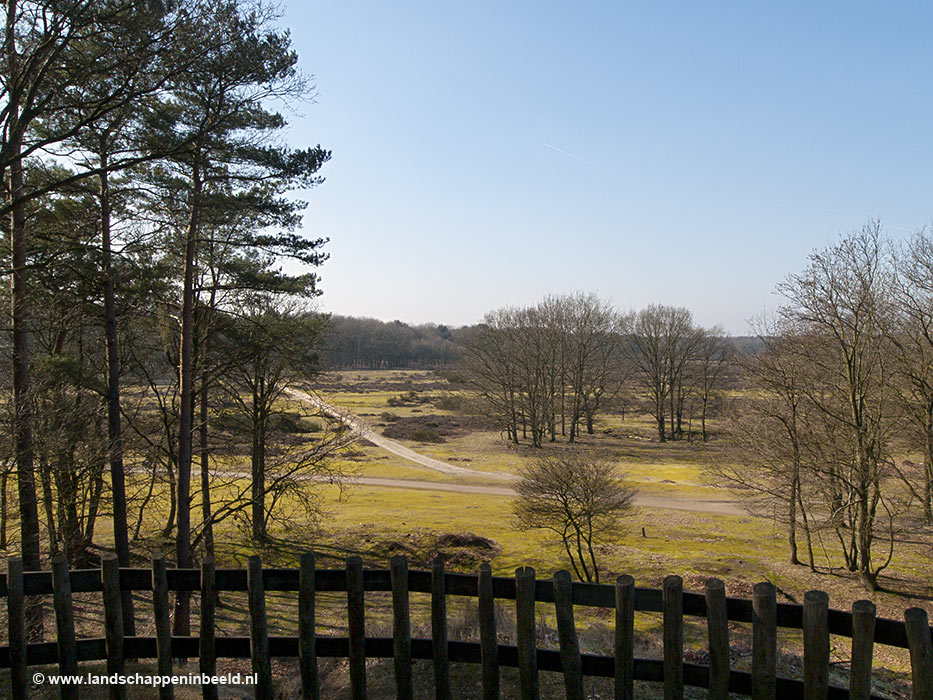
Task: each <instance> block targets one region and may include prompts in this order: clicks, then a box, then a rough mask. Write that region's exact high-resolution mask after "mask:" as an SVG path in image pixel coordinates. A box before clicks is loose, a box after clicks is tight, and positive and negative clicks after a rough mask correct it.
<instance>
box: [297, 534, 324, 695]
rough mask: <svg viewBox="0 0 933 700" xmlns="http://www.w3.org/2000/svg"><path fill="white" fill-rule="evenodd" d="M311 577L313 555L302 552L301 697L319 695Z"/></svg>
mask: <svg viewBox="0 0 933 700" xmlns="http://www.w3.org/2000/svg"><path fill="white" fill-rule="evenodd" d="M314 578H315V576H314V554H313V553H311V552H305V553H304V554H302V555H301V560H300V562H299V575H298V664H299V666H300V670H301V697H302V698H303V700H320V698H321V690H320V683H319V681H318V672H317V648H316V647H317V631H316V630H315V623H314V602H315V601H314Z"/></svg>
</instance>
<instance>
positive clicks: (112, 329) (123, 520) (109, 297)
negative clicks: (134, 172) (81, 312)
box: [100, 139, 136, 636]
mask: <svg viewBox="0 0 933 700" xmlns="http://www.w3.org/2000/svg"><path fill="white" fill-rule="evenodd" d="M107 165H108V162H107V144H106V141H104V140H103V139H102V140H101V149H100V167H101V174H100V239H101V266H102V267H103V274H104V335H105V339H106V346H107V438H108V441H109V444H110V491H111V498H112V500H113V542H114V549H116V554H117V561H118V563H119V564H120V566H123V567H128V566H130V541H129V528H128V526H127V512H126V474H125V471H124V467H123V434H122V426H121V424H120V351H119V344H118V338H117V305H116V298H115V294H114V288H113V268H112V260H111V258H112V251H111V246H110V214H111V203H110V177H109V174H108V173H107ZM122 598H123V633H124V634H126V635H128V636H133V635H135V634H136V619H135V616H134V615H133V596H132V592H131V591H124V592H123V596H122Z"/></svg>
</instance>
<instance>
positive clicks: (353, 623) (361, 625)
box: [347, 557, 366, 700]
mask: <svg viewBox="0 0 933 700" xmlns="http://www.w3.org/2000/svg"><path fill="white" fill-rule="evenodd" d="M363 606H364V596H363V560H362V559H360V558H359V557H348V558H347V637H348V641H349V646H350V648H349V653H348V656H349V658H350V693H351V696H352V698H353V700H366V612H365V610H364V607H363Z"/></svg>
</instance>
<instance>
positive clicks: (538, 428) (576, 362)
mask: <svg viewBox="0 0 933 700" xmlns="http://www.w3.org/2000/svg"><path fill="white" fill-rule="evenodd" d="M729 357H730V345H729V343H728V342H727V340H726V338H725V337H724V334H723V332H722V330H721V329H720V328H712V329H704V328H702V327H700V326H698V325H696V324H695V323H694V322H693V318H692V315H691V313H690V311H688V310H687V309H685V308H680V307H672V306H663V305H653V306H649V307H647V308H645V309H642V310H641V311H638V312H637V313H632V312H620V311H618V310H617V309H615V308H614V307H613V306H612V305H611V304H610V303H608V302H607V301H604V300H602V299H600V298H599V297H597V296H596V295H594V294H582V293H578V294H572V295H565V296H550V297H546V298H545V299H544V300H542V301H541V302H539V303H538V304H536V305H534V306H530V307H526V308H503V309H499V310H497V311H493V312H490V313H488V314H487V315H486V317H485V320H484V322H483V323H482V324H479V325H478V326H476V327H474V328H472V329H470V332H469V334H468V335H467V337H466V338H465V340H464V348H463V360H462V368H463V370H464V371H465V374H466V378H467V381H468V383H469V385H470V386H471V387H472V388H473V389H474V390H475V391H476V392H478V393H479V394H480V396H482V397H483V398H484V399H485V400H486V402H487V403H488V405H489V406H490V409H491V410H492V412H493V414H494V415H496V416H498V418H499V420H500V421H501V425H502V427H503V431H504V432H505V433H506V435H507V436H508V438H509V439H510V440H511V441H512V442H514V443H515V444H519V443H520V441H521V440H530V441H531V444H532V445H533V446H535V447H541V446H542V444H543V443H544V442H545V440H548V441H550V442H554V441H556V440H557V436H558V435H561V436H566V438H567V441H568V442H570V443H573V442H575V441H576V440H577V438H578V437H579V435H580V434H581V431H584V430H585V431H586V432H587V433H588V434H593V432H594V421H595V419H596V417H597V415H598V414H599V413H600V412H601V411H606V410H615V409H616V408H620V409H621V410H624V404H622V405H621V406H620V401H621V400H622V399H625V398H626V396H625V395H624V393H637V394H638V395H639V396H641V397H643V398H645V399H647V401H646V407H647V410H648V412H649V413H650V414H651V416H652V417H653V419H654V421H655V423H656V426H657V431H658V438H659V440H660V441H661V442H665V441H667V440H679V439H683V438H684V437H689V436H690V435H692V430H686V429H685V421H686V420H692V418H693V412H694V411H693V410H692V409H694V408H695V409H696V411H695V412H696V413H697V419H698V420H699V423H700V425H699V434H700V436H701V437H702V440H703V441H704V442H705V441H706V440H708V438H709V432H708V429H707V417H708V415H709V413H710V408H711V401H712V399H713V397H714V394H715V392H716V391H717V390H718V389H719V388H720V387H721V386H722V385H723V382H724V381H725V379H726V378H727V374H728V373H727V372H726V371H725V370H726V368H727V362H728V359H729ZM623 388H624V389H625V392H623ZM688 408H690V409H691V412H690V415H689V416H688V417H687V418H686V419H685V411H686V410H687V409H688Z"/></svg>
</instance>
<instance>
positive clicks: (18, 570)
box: [6, 557, 29, 700]
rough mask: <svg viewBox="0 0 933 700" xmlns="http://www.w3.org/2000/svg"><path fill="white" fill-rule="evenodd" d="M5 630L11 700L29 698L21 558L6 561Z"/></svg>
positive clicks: (25, 699)
mask: <svg viewBox="0 0 933 700" xmlns="http://www.w3.org/2000/svg"><path fill="white" fill-rule="evenodd" d="M6 572H7V573H6V585H7V598H6V604H7V632H8V634H9V637H8V639H9V641H10V688H11V690H12V691H13V700H29V681H28V680H27V676H26V603H25V596H24V594H23V560H22V558H21V557H11V558H9V559H7V561H6Z"/></svg>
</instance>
